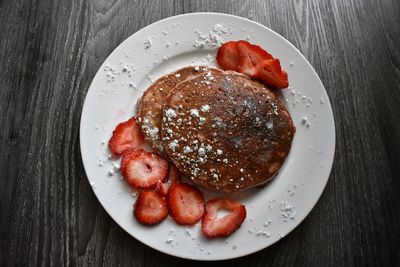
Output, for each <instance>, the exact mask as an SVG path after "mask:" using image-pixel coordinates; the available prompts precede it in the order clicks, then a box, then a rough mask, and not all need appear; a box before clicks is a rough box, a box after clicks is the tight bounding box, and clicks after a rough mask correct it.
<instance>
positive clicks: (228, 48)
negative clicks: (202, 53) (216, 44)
mask: <svg viewBox="0 0 400 267" xmlns="http://www.w3.org/2000/svg"><path fill="white" fill-rule="evenodd" d="M236 44H237V42H234V41H231V42H226V43H224V44H223V45H222V46H221V47H220V48H219V49H218V53H217V62H218V64H219V65H220V66H221V68H223V69H224V70H237V66H238V65H239V54H238V52H237V49H236Z"/></svg>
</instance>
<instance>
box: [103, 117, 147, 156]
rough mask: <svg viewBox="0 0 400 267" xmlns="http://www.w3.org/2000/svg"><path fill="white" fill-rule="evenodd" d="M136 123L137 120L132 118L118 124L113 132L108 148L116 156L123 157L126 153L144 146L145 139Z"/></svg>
mask: <svg viewBox="0 0 400 267" xmlns="http://www.w3.org/2000/svg"><path fill="white" fill-rule="evenodd" d="M136 121H137V120H136V118H131V119H129V120H127V121H125V122H122V123H120V124H118V125H117V127H116V128H115V130H114V131H113V135H112V137H111V139H110V141H109V142H108V147H109V149H110V151H111V152H112V153H113V154H114V155H116V156H121V155H122V153H123V152H124V151H126V150H129V149H133V148H137V147H139V146H140V145H142V144H143V142H144V139H143V136H142V133H141V132H140V128H139V126H138V124H137V123H136Z"/></svg>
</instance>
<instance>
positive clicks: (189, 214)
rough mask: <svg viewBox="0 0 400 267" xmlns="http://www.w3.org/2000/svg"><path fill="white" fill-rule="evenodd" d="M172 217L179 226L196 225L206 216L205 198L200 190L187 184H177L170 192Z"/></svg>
mask: <svg viewBox="0 0 400 267" xmlns="http://www.w3.org/2000/svg"><path fill="white" fill-rule="evenodd" d="M168 206H169V211H170V215H171V217H172V218H173V219H174V220H175V222H177V223H179V224H187V225H191V224H195V223H197V222H198V221H199V220H200V219H201V217H203V214H204V197H203V194H202V193H201V192H200V190H199V189H197V188H196V187H193V186H191V185H188V184H185V183H180V182H178V183H175V184H174V185H172V186H171V187H170V189H169V192H168Z"/></svg>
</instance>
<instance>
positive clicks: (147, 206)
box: [133, 191, 168, 225]
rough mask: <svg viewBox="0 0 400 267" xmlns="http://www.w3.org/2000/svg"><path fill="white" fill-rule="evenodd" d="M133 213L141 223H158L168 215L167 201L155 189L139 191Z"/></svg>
mask: <svg viewBox="0 0 400 267" xmlns="http://www.w3.org/2000/svg"><path fill="white" fill-rule="evenodd" d="M133 215H134V216H135V218H136V219H137V220H138V221H139V222H140V223H142V224H148V225H152V224H157V223H160V222H162V221H163V220H164V219H165V218H167V216H168V209H167V201H166V200H165V198H164V197H163V196H161V195H160V194H159V193H157V192H155V191H141V192H140V193H139V196H138V198H137V199H136V202H135V207H134V211H133Z"/></svg>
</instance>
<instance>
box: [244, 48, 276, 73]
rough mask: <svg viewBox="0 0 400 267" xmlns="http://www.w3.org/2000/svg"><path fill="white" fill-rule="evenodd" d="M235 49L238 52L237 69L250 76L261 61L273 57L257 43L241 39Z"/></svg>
mask: <svg viewBox="0 0 400 267" xmlns="http://www.w3.org/2000/svg"><path fill="white" fill-rule="evenodd" d="M237 51H238V54H239V65H238V67H237V70H238V71H239V72H241V73H244V74H247V75H249V76H252V77H253V76H254V74H255V73H256V70H257V68H256V66H257V65H258V64H259V63H260V62H261V61H263V60H266V59H272V58H273V57H272V56H271V55H270V54H269V53H268V52H267V51H265V50H264V49H262V48H261V47H259V46H258V45H253V44H250V43H249V42H247V41H243V40H241V41H238V42H237Z"/></svg>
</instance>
